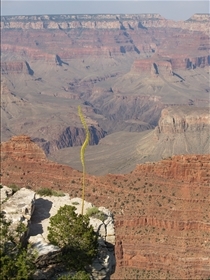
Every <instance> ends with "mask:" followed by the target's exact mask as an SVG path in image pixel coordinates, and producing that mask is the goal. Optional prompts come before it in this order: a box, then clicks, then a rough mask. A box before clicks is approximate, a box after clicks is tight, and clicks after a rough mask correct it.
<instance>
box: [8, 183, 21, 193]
mask: <svg viewBox="0 0 210 280" xmlns="http://www.w3.org/2000/svg"><path fill="white" fill-rule="evenodd" d="M9 188H11V189H12V194H14V193H16V192H17V191H18V190H19V189H20V187H18V186H17V185H15V184H11V185H9Z"/></svg>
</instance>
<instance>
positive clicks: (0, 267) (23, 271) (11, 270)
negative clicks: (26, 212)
mask: <svg viewBox="0 0 210 280" xmlns="http://www.w3.org/2000/svg"><path fill="white" fill-rule="evenodd" d="M10 224H11V223H10V222H7V221H6V220H5V218H4V216H3V214H2V213H1V214H0V227H1V231H0V279H5V280H7V279H8V280H10V279H11V280H21V279H31V278H32V275H33V273H34V272H35V265H34V261H35V257H36V256H35V255H34V254H33V253H30V252H29V251H28V248H24V247H23V246H22V244H21V242H20V237H21V236H22V234H23V233H24V232H25V230H26V228H25V226H24V224H22V223H20V224H19V225H18V227H17V228H16V230H13V231H12V232H11V230H10Z"/></svg>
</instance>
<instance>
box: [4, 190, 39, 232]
mask: <svg viewBox="0 0 210 280" xmlns="http://www.w3.org/2000/svg"><path fill="white" fill-rule="evenodd" d="M34 203H35V192H34V191H32V190H29V189H26V188H22V189H20V190H19V191H17V192H16V193H15V194H14V195H13V196H11V197H10V198H9V199H8V200H7V201H5V202H4V203H3V204H2V205H1V211H2V212H3V213H4V215H5V218H6V220H8V221H11V222H12V226H13V227H15V226H17V225H18V223H19V222H23V223H24V224H25V225H26V226H27V227H28V225H29V224H30V219H31V216H32V214H33V211H34Z"/></svg>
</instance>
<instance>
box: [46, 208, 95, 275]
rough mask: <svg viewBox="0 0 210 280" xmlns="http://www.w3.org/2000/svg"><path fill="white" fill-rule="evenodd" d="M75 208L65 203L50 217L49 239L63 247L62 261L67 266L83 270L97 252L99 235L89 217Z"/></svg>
mask: <svg viewBox="0 0 210 280" xmlns="http://www.w3.org/2000/svg"><path fill="white" fill-rule="evenodd" d="M75 210H76V208H75V207H74V206H71V205H65V206H63V207H60V209H59V210H58V212H57V214H56V215H55V216H53V217H51V218H50V226H49V227H48V230H49V234H48V240H49V241H50V243H52V244H54V245H56V246H58V247H60V248H61V249H62V250H61V251H62V256H61V261H62V262H63V263H64V264H65V265H66V266H67V268H74V269H76V270H78V269H79V270H83V269H84V267H85V266H86V265H89V264H91V262H92V260H93V258H94V257H95V256H96V254H97V247H98V243H97V235H96V233H95V232H94V230H93V227H92V226H90V225H89V218H88V217H87V216H83V215H78V214H76V212H75Z"/></svg>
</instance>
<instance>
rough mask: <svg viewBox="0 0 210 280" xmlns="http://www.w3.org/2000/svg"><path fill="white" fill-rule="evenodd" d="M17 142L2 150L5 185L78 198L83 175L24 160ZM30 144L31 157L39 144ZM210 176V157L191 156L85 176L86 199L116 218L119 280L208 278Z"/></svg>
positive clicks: (63, 167) (47, 164) (4, 146)
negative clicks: (128, 170)
mask: <svg viewBox="0 0 210 280" xmlns="http://www.w3.org/2000/svg"><path fill="white" fill-rule="evenodd" d="M15 143H17V142H15ZM15 143H14V142H9V143H7V145H5V144H4V143H3V144H2V145H1V150H2V158H1V166H2V171H1V172H2V174H1V175H2V176H1V182H2V183H3V184H7V185H9V184H11V183H14V182H16V184H17V185H19V186H26V184H29V185H30V186H31V187H32V188H33V189H38V188H40V187H41V186H44V187H50V188H52V189H57V190H59V189H60V190H63V191H65V192H69V193H70V194H71V195H72V196H78V195H79V194H80V192H81V190H80V189H81V173H79V172H77V171H76V170H73V169H71V168H70V167H68V166H64V165H58V164H56V163H53V162H49V161H48V160H47V159H45V160H41V161H38V160H37V157H36V156H35V155H34V157H33V156H29V157H27V156H25V157H23V156H21V152H20V150H19V148H18V146H17V145H15ZM27 145H28V147H29V146H30V145H31V153H29V155H30V154H32V152H33V146H34V145H35V144H34V143H32V142H30V143H29V142H28V143H27ZM9 146H13V151H14V155H13V154H12V153H11V151H12V149H11V148H9ZM38 149H39V148H38V147H37V148H36V150H38ZM7 150H8V152H9V155H10V156H7ZM18 150H19V152H18ZM15 151H17V153H18V154H19V155H18V156H17V155H15ZM22 153H23V155H24V151H22ZM39 154H40V157H41V159H42V154H41V153H39ZM33 158H34V159H33ZM209 170H210V158H209V155H187V156H174V157H172V158H171V159H165V160H162V161H160V162H158V163H148V164H144V165H139V166H137V167H136V169H135V170H134V171H133V172H132V173H130V174H126V175H125V174H124V175H123V174H121V175H117V174H112V175H111V174H109V175H106V176H101V177H96V176H89V175H87V176H86V196H87V197H88V200H89V201H92V202H93V203H94V204H95V205H97V206H99V205H104V206H105V207H109V209H111V211H112V212H113V213H114V215H115V234H116V245H115V253H116V263H117V266H116V271H115V273H114V275H113V279H121V278H126V279H128V278H130V279H136V278H137V277H138V278H140V279H141V278H143V279H151V278H152V279H161V278H166V277H168V278H169V279H201V278H202V279H208V277H209V271H210V267H209V253H210V252H209V244H210V243H209V242H210V238H209V237H210V235H209V234H210V226H209V221H210V216H209V203H210V190H209V185H210V179H209V178H210V177H209ZM24 172H25V175H23V173H24Z"/></svg>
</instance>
